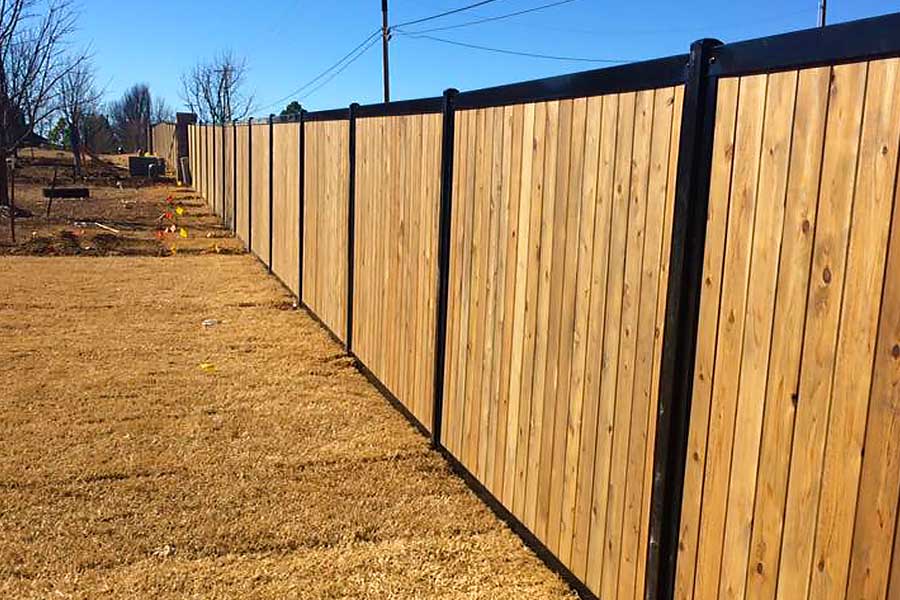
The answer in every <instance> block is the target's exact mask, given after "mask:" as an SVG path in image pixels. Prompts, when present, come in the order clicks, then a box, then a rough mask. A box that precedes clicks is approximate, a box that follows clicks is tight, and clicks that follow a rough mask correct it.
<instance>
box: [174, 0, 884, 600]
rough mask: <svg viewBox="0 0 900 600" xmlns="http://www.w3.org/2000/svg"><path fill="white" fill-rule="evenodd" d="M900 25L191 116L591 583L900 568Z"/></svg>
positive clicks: (380, 369) (368, 354)
mask: <svg viewBox="0 0 900 600" xmlns="http://www.w3.org/2000/svg"><path fill="white" fill-rule="evenodd" d="M898 30H900V15H889V16H886V17H880V18H876V19H869V20H865V21H859V22H854V23H848V24H843V25H838V26H832V27H828V28H823V29H817V30H809V31H801V32H795V33H791V34H786V35H781V36H775V37H771V38H765V39H761V40H753V41H749V42H741V43H736V44H728V45H723V44H721V43H719V42H716V41H714V40H702V41H699V42H696V43H695V44H694V45H692V47H691V51H690V53H689V54H686V55H679V56H673V57H668V58H664V59H658V60H654V61H648V62H644V63H637V64H634V65H626V66H622V67H614V68H610V69H601V70H596V71H588V72H584V73H577V74H573V75H568V76H563V77H555V78H550V79H544V80H538V81H534V82H525V83H521V84H513V85H508V86H501V87H497V88H488V89H484V90H476V91H472V92H464V93H457V92H456V91H455V90H448V91H447V92H446V93H445V94H444V96H443V98H427V99H421V100H411V101H402V102H394V103H391V104H379V105H369V106H358V105H352V106H351V107H350V108H349V109H337V110H330V111H320V112H311V113H307V112H303V113H302V114H300V115H298V116H296V118H292V119H274V118H271V117H270V118H269V120H268V121H267V122H265V123H260V122H252V120H251V122H249V123H232V124H227V125H224V126H223V125H217V126H211V125H200V126H192V127H191V128H190V130H189V135H188V140H189V146H190V160H191V167H192V169H193V172H194V173H195V174H196V176H195V182H196V183H195V187H196V189H197V191H198V192H199V193H200V194H202V195H203V196H204V198H206V200H207V202H208V203H209V206H210V208H211V209H212V210H214V211H215V212H216V214H218V215H220V216H221V217H222V219H223V221H224V222H225V223H226V224H228V225H229V226H230V227H232V228H233V229H234V230H235V232H236V234H237V235H238V236H239V237H240V238H241V239H243V240H244V242H245V243H246V245H247V247H248V249H249V250H250V251H251V252H252V253H253V254H255V255H256V256H257V257H258V258H259V259H260V260H261V261H262V262H263V264H265V265H266V266H267V268H268V269H269V270H270V272H272V273H273V274H274V275H276V276H277V277H278V278H279V279H281V281H282V282H284V283H285V285H286V286H287V287H288V288H290V289H291V290H292V291H293V293H295V294H296V295H297V296H298V299H299V301H300V303H301V304H302V305H304V306H306V307H307V308H308V309H309V310H310V311H311V312H312V313H313V314H314V315H315V316H316V317H317V318H318V319H319V320H320V321H321V322H322V323H323V324H324V325H325V326H326V327H327V328H328V329H329V330H330V331H331V332H332V333H333V334H334V336H335V337H336V338H337V339H339V340H340V341H341V342H342V343H343V344H345V346H346V348H347V350H348V352H350V353H352V354H353V355H354V356H355V357H356V358H357V361H358V364H359V365H360V368H361V369H362V370H363V372H364V373H366V374H367V375H368V376H369V377H370V379H372V381H373V382H375V383H376V385H378V386H379V388H380V389H382V390H383V391H384V392H385V394H386V395H387V396H388V397H389V398H390V399H391V400H392V401H393V402H394V403H395V404H396V405H397V406H398V408H400V410H402V411H403V412H404V413H405V414H406V415H407V417H408V418H410V419H411V420H412V422H413V423H415V424H416V425H417V426H418V427H419V428H420V429H422V430H423V431H424V432H425V433H426V434H428V435H430V436H431V438H432V440H433V442H434V444H435V445H436V447H437V448H439V449H440V450H441V451H442V452H443V453H444V455H445V456H446V457H447V459H448V460H449V461H450V462H451V464H452V465H453V466H454V467H455V468H456V469H457V470H458V471H459V472H460V473H461V474H462V475H463V476H464V478H465V479H466V481H467V482H468V483H469V484H470V485H471V486H472V487H473V488H474V489H475V490H476V491H477V492H478V493H479V494H480V495H481V496H482V497H483V498H484V499H485V500H486V501H487V502H488V503H489V504H490V505H491V506H492V508H493V509H494V510H495V511H496V512H497V513H498V514H500V515H501V516H502V517H503V518H505V519H506V520H507V521H508V522H509V523H510V524H511V525H512V527H513V528H514V529H515V530H516V531H517V532H518V533H519V534H520V535H521V536H522V537H523V539H525V541H526V542H527V543H529V544H530V545H531V546H532V547H533V548H535V549H536V550H537V551H538V553H539V555H541V557H542V558H544V560H546V561H547V562H548V563H549V564H550V565H551V566H552V567H554V568H555V569H557V571H559V572H560V573H561V574H562V575H563V576H564V577H566V578H567V580H568V581H569V582H570V583H572V584H573V585H574V586H575V587H576V589H578V590H579V592H581V593H582V594H583V595H584V596H587V597H594V596H596V597H600V598H604V599H606V598H610V599H636V598H651V599H656V598H678V599H685V600H689V599H695V600H705V599H708V598H765V599H776V598H777V599H794V598H816V599H818V598H841V599H843V598H848V599H849V598H867V599H888V598H890V599H894V598H900V533H898V526H897V522H898V518H897V516H898V508H900V507H898V505H900V187H898V183H897V182H898V154H900V36H897V34H896V31H898Z"/></svg>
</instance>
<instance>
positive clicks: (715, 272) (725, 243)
mask: <svg viewBox="0 0 900 600" xmlns="http://www.w3.org/2000/svg"><path fill="white" fill-rule="evenodd" d="M898 77H900V60H898V59H892V60H882V61H874V62H871V63H856V64H847V65H840V66H834V67H822V68H816V69H806V70H801V71H791V72H783V73H773V74H768V75H766V74H763V75H754V76H747V77H742V78H737V79H724V80H722V81H720V83H719V102H718V109H717V116H716V131H715V142H714V155H713V167H712V181H711V189H710V216H709V219H708V229H707V246H706V257H705V264H704V289H703V294H702V297H701V309H700V310H701V314H700V333H699V338H698V346H697V363H696V368H695V373H694V398H693V405H692V414H691V431H690V439H689V448H688V465H687V473H686V481H685V493H684V506H683V511H682V523H681V539H680V546H679V547H680V550H679V561H678V573H677V587H676V597H678V598H680V599H688V598H696V599H697V600H700V599H703V598H710V597H717V598H745V597H752V598H769V599H772V598H785V599H786V598H835V599H842V598H888V597H889V596H888V595H887V594H888V585H889V581H890V577H891V556H892V554H891V552H892V545H893V544H894V537H893V536H894V531H895V525H896V520H897V505H898V496H900V490H898V488H900V476H898V475H897V473H898V463H900V457H898V451H900V444H898V443H897V439H898V428H897V424H896V423H897V418H896V414H897V411H896V406H897V404H898V402H897V398H898V389H900V388H898V386H897V383H898V376H897V374H898V372H900V370H898V367H897V360H896V356H895V355H894V354H892V352H894V350H893V348H895V347H896V348H897V350H896V353H895V354H896V355H900V346H896V344H897V339H898V336H900V332H898V329H897V323H898V322H900V319H898V316H897V310H896V306H895V305H896V302H894V299H895V298H896V297H897V293H896V289H894V288H895V287H896V285H897V277H895V276H894V275H895V274H896V273H897V272H898V271H900V268H897V267H896V264H897V263H896V261H897V258H896V254H897V253H896V252H895V249H896V248H895V245H894V244H891V245H890V246H889V243H888V241H889V239H890V238H891V236H893V238H894V240H895V241H896V239H897V235H898V233H897V227H898V225H897V223H896V220H897V210H896V208H897V207H896V203H897V194H896V181H897V155H898V147H900V94H898V92H900V89H898V86H900V79H898ZM892 211H893V212H892ZM892 214H893V215H894V223H893V231H892V229H891V228H892V223H891V221H892V217H891V215H892ZM892 263H893V264H894V265H895V268H894V269H893V270H892V269H891V265H892ZM892 292H893V294H892ZM873 364H874V368H873ZM864 448H866V450H867V451H866V452H865V456H864V455H863V454H864V453H863V449H864Z"/></svg>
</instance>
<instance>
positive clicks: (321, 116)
mask: <svg viewBox="0 0 900 600" xmlns="http://www.w3.org/2000/svg"><path fill="white" fill-rule="evenodd" d="M303 120H304V121H305V122H309V121H349V120H350V109H349V108H333V109H331V110H317V111H313V112H304V113H303Z"/></svg>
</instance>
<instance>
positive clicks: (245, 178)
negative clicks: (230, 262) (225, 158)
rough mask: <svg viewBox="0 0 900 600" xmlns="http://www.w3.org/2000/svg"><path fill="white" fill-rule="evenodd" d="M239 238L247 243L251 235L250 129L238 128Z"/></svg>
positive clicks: (242, 126)
mask: <svg viewBox="0 0 900 600" xmlns="http://www.w3.org/2000/svg"><path fill="white" fill-rule="evenodd" d="M236 136H237V162H236V167H237V236H238V238H239V239H241V240H243V242H244V244H245V245H246V243H247V236H248V235H249V233H250V230H249V229H248V227H249V225H250V219H249V217H250V172H249V165H250V137H249V136H250V128H249V127H248V126H246V125H239V126H238V128H237V133H236Z"/></svg>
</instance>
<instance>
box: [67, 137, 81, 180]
mask: <svg viewBox="0 0 900 600" xmlns="http://www.w3.org/2000/svg"><path fill="white" fill-rule="evenodd" d="M69 137H70V138H72V155H73V157H74V160H75V163H74V175H75V177H81V134H80V133H79V131H78V127H76V126H74V125H73V126H71V127H70V128H69Z"/></svg>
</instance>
